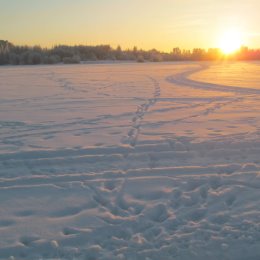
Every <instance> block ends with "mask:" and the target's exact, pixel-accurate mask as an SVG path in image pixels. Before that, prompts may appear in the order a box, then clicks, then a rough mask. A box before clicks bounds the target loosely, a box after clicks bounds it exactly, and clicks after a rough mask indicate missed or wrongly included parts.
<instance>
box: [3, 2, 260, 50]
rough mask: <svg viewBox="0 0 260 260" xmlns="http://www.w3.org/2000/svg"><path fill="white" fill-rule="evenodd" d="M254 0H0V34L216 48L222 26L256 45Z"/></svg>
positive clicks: (259, 41) (49, 41) (259, 30)
mask: <svg viewBox="0 0 260 260" xmlns="http://www.w3.org/2000/svg"><path fill="white" fill-rule="evenodd" d="M259 10H260V1H259V0H247V1H244V0H243V1H242V0H236V1H235V0H218V1H216V0H0V39H6V40H9V41H11V42H13V43H16V44H29V45H32V44H40V45H42V46H52V45H54V44H58V43H64V44H101V43H107V44H111V45H112V46H116V45H118V44H120V45H121V46H122V47H124V48H128V47H133V46H134V45H137V46H138V47H142V48H144V49H149V48H152V47H155V48H158V49H160V50H166V51H169V50H171V48H172V47H174V46H179V47H181V48H193V47H203V48H208V47H218V41H219V38H221V35H222V34H224V32H225V31H226V30H229V29H230V28H231V29H235V30H239V31H240V32H241V33H242V35H243V43H244V44H246V45H249V47H260V26H259V24H260V16H259Z"/></svg>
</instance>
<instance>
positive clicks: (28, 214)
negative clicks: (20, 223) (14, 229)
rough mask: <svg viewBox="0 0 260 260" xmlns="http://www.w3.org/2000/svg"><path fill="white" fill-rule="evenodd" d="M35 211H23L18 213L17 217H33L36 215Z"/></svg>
mask: <svg viewBox="0 0 260 260" xmlns="http://www.w3.org/2000/svg"><path fill="white" fill-rule="evenodd" d="M34 213H35V212H34V211H33V210H22V211H18V212H16V214H15V215H16V216H17V217H29V216H32V215H34Z"/></svg>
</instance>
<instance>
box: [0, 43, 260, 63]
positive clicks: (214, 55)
mask: <svg viewBox="0 0 260 260" xmlns="http://www.w3.org/2000/svg"><path fill="white" fill-rule="evenodd" d="M103 60H111V61H113V60H115V61H128V60H129V61H137V62H160V61H217V60H260V49H249V48H248V47H246V46H242V47H241V48H240V49H239V50H237V51H236V52H234V53H232V54H224V53H223V52H222V51H221V49H219V48H209V49H207V50H205V49H203V48H194V49H192V50H182V49H180V48H179V47H175V48H173V49H172V51H171V52H170V53H167V52H161V51H158V50H156V49H152V50H148V51H146V50H142V49H138V48H137V47H134V48H133V49H126V50H123V49H122V48H121V47H120V46H118V47H117V48H112V47H111V46H110V45H97V46H88V45H75V46H68V45H57V46H54V47H52V48H42V47H41V46H25V45H24V46H20V45H14V44H12V43H10V42H9V41H6V40H0V65H37V64H58V63H64V64H77V63H80V62H84V61H103Z"/></svg>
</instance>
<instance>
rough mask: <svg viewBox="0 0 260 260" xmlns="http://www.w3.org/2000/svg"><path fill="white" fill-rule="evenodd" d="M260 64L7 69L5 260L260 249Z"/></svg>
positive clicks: (0, 99)
mask: <svg viewBox="0 0 260 260" xmlns="http://www.w3.org/2000/svg"><path fill="white" fill-rule="evenodd" d="M259 65H260V64H259V63H253V62H251V63H158V64H131V63H130V64H99V65H95V64H92V65H89V64H88V65H86V64H85V65H68V66H62V65H60V66H37V67H33V66H26V67H25V66H21V67H2V68H1V69H0V91H1V96H0V203H1V204H0V205H1V207H0V259H13V260H14V259H16V260H17V259H26V260H35V259H36V260H37V259H82V260H83V259H84V260H190V259H193V260H202V259H209V260H215V259H216V260H219V259H223V260H233V259H236V260H259V259H260V201H259V198H260V138H259V137H260V85H259V82H260V67H259Z"/></svg>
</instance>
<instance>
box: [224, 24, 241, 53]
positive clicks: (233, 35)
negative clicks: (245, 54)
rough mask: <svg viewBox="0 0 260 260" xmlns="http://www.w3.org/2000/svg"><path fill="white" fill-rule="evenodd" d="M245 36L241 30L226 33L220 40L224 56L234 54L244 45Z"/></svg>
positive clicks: (231, 30)
mask: <svg viewBox="0 0 260 260" xmlns="http://www.w3.org/2000/svg"><path fill="white" fill-rule="evenodd" d="M243 41H244V39H243V36H242V33H241V32H240V31H239V30H236V29H230V30H228V31H226V32H225V33H224V34H223V35H222V36H221V37H220V40H219V48H220V49H221V50H222V52H223V53H224V54H232V53H234V52H236V51H237V50H239V49H240V48H241V46H242V45H243V43H244V42H243Z"/></svg>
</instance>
